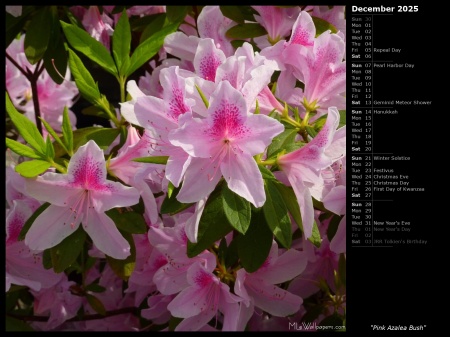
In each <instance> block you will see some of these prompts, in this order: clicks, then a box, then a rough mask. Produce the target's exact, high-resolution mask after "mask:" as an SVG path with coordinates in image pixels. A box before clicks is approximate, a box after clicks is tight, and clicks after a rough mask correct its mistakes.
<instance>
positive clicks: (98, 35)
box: [82, 6, 114, 50]
mask: <svg viewBox="0 0 450 337" xmlns="http://www.w3.org/2000/svg"><path fill="white" fill-rule="evenodd" d="M82 23H83V26H84V28H86V31H87V32H88V33H89V35H91V36H92V37H93V38H94V39H96V40H97V41H99V42H101V43H102V44H103V45H104V46H105V47H106V49H108V50H109V48H110V36H111V35H112V34H113V32H114V29H113V28H112V26H113V24H114V22H113V19H111V18H110V17H109V16H108V15H106V13H103V14H100V11H99V9H98V6H89V9H88V10H87V11H86V13H84V17H83V20H82Z"/></svg>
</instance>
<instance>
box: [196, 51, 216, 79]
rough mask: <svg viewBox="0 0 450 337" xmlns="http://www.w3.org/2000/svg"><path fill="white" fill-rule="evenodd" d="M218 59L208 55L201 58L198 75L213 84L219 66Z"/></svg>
mask: <svg viewBox="0 0 450 337" xmlns="http://www.w3.org/2000/svg"><path fill="white" fill-rule="evenodd" d="M220 64H221V63H220V59H219V58H217V57H216V56H214V54H209V55H208V56H206V57H203V58H202V60H201V61H200V74H201V76H202V77H203V78H204V79H205V80H208V81H212V82H214V80H215V79H216V70H217V68H218V67H219V66H220Z"/></svg>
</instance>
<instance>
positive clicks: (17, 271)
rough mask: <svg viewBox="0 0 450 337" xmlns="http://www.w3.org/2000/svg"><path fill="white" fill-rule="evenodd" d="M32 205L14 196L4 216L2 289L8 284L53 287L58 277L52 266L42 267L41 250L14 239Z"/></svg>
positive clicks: (59, 277)
mask: <svg viewBox="0 0 450 337" xmlns="http://www.w3.org/2000/svg"><path fill="white" fill-rule="evenodd" d="M33 211H34V209H32V208H30V206H29V205H28V204H27V203H26V202H24V201H22V200H14V201H13V204H12V208H11V209H10V210H9V211H8V213H7V216H6V247H5V249H6V250H5V255H6V261H5V264H6V265H5V267H6V291H8V290H9V289H10V287H11V284H16V285H23V286H27V287H30V289H34V290H36V291H39V290H41V288H50V287H53V286H54V285H55V284H56V283H57V282H59V280H60V279H61V277H62V274H55V273H54V272H53V270H47V269H44V266H43V265H42V254H41V252H39V251H31V250H30V249H29V248H28V247H27V246H26V245H25V243H24V242H23V241H18V237H19V234H20V231H21V230H22V228H23V225H24V224H25V222H26V221H27V220H28V218H29V217H30V216H31V215H32V214H33Z"/></svg>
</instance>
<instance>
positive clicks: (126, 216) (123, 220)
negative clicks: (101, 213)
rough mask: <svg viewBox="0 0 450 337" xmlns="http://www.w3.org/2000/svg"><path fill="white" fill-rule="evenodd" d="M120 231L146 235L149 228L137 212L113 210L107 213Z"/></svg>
mask: <svg viewBox="0 0 450 337" xmlns="http://www.w3.org/2000/svg"><path fill="white" fill-rule="evenodd" d="M105 213H106V215H108V216H109V217H110V218H111V219H112V220H113V221H114V223H115V224H116V226H117V228H119V229H120V230H122V231H124V232H127V233H131V234H145V233H147V230H148V226H147V223H146V222H145V219H144V217H143V216H142V214H139V213H136V212H122V213H120V212H119V210H118V209H117V208H112V209H110V210H109V211H106V212H105Z"/></svg>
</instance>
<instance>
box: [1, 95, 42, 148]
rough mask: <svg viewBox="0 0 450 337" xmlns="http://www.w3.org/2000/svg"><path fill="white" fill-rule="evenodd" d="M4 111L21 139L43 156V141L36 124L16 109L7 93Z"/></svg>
mask: <svg viewBox="0 0 450 337" xmlns="http://www.w3.org/2000/svg"><path fill="white" fill-rule="evenodd" d="M6 111H7V112H8V115H9V117H10V118H11V121H12V122H13V123H14V125H15V126H16V128H17V130H18V131H19V133H20V135H21V136H22V137H23V139H25V141H26V142H27V143H28V144H30V145H31V146H32V147H33V148H34V149H35V150H36V151H37V152H38V153H40V154H42V155H43V156H44V157H45V155H44V154H45V149H46V146H45V142H44V139H43V138H42V136H41V134H40V133H39V130H38V128H37V126H36V125H35V124H34V123H33V122H32V121H30V120H29V119H28V118H27V117H25V116H24V115H22V114H21V113H19V112H18V111H17V110H16V108H15V107H14V105H13V104H12V102H11V99H10V98H9V95H8V93H6Z"/></svg>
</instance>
